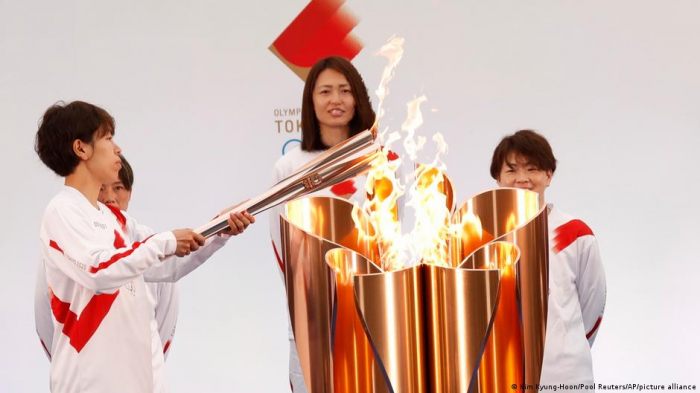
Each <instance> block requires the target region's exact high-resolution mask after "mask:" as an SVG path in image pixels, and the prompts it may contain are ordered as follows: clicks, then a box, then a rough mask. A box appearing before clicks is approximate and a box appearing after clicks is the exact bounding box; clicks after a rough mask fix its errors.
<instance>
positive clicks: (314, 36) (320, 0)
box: [270, 0, 362, 80]
mask: <svg viewBox="0 0 700 393" xmlns="http://www.w3.org/2000/svg"><path fill="white" fill-rule="evenodd" d="M344 2H345V1H344V0H312V1H311V2H310V3H309V5H307V6H306V8H304V10H303V11H301V13H300V14H299V15H297V17H296V18H295V19H294V21H292V23H291V24H290V25H289V26H287V28H286V29H285V30H284V31H283V32H282V34H280V36H279V37H277V39H276V40H275V42H273V43H272V45H270V51H272V53H274V54H275V55H276V56H277V57H279V58H280V60H282V62H284V64H286V65H287V67H289V68H290V69H291V70H292V71H294V73H296V74H297V75H298V76H299V77H300V78H301V79H302V80H306V76H307V75H308V74H309V70H310V69H311V66H313V65H314V63H316V62H317V61H318V60H320V59H322V58H324V57H328V56H342V57H345V58H346V59H349V60H352V59H353V58H354V57H355V56H356V55H357V54H358V53H360V50H362V43H361V42H360V41H359V40H358V39H357V37H355V36H354V35H353V34H352V29H353V28H354V27H355V26H357V23H358V22H359V21H358V19H357V18H355V17H354V16H353V15H352V14H350V13H349V12H346V11H344V10H343V9H342V5H343V3H344Z"/></svg>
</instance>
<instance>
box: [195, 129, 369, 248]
mask: <svg viewBox="0 0 700 393" xmlns="http://www.w3.org/2000/svg"><path fill="white" fill-rule="evenodd" d="M379 152H380V147H379V146H378V145H376V144H374V139H373V135H372V133H371V132H370V131H363V132H361V133H359V134H357V135H355V136H353V137H352V138H348V139H346V140H345V141H343V142H342V143H339V144H338V145H336V146H334V147H332V148H330V149H328V150H326V151H325V152H323V154H321V155H319V156H318V157H316V158H315V159H314V160H312V161H311V162H309V163H308V164H306V165H305V166H304V167H302V168H300V169H298V170H297V171H295V172H294V173H293V174H291V175H290V176H289V177H287V178H285V179H283V180H282V181H280V182H279V183H277V184H276V185H274V186H273V187H271V188H270V189H269V190H267V191H266V192H264V193H263V194H261V195H258V196H257V197H255V198H253V199H250V200H248V201H245V202H243V203H242V204H240V205H237V206H236V207H235V209H236V210H237V211H243V210H246V211H248V213H250V214H252V215H255V214H258V213H262V212H264V211H265V210H267V209H270V208H272V207H275V206H277V205H279V204H281V203H284V202H288V201H291V200H294V199H297V198H301V197H303V196H305V195H308V194H310V193H312V192H316V191H319V190H321V189H324V188H328V187H332V186H334V185H336V184H338V183H340V182H343V181H345V180H347V179H350V178H352V177H355V176H359V175H361V174H363V173H365V172H367V171H369V170H370V169H371V168H372V164H373V163H374V162H375V160H376V159H377V155H378V154H379ZM227 218H228V216H227V215H226V214H222V215H220V216H219V217H217V218H215V219H213V220H211V221H210V222H208V223H206V224H204V225H202V226H201V227H199V228H197V229H196V230H195V231H196V232H198V233H200V234H201V235H202V236H204V237H205V238H209V237H211V236H214V235H216V234H218V233H221V232H222V231H224V230H226V229H228V228H229V226H228V222H227Z"/></svg>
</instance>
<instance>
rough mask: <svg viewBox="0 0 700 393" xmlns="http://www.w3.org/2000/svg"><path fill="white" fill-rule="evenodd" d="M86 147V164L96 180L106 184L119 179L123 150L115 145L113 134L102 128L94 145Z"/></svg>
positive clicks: (97, 133) (94, 140)
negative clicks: (120, 155)
mask: <svg viewBox="0 0 700 393" xmlns="http://www.w3.org/2000/svg"><path fill="white" fill-rule="evenodd" d="M84 147H85V149H86V151H85V156H86V160H85V164H86V165H87V168H88V170H89V171H90V173H91V174H92V176H93V177H94V178H95V180H97V181H99V182H100V184H106V183H111V182H113V181H114V179H118V178H119V170H120V169H121V168H122V160H121V158H119V153H121V148H120V147H119V146H118V145H117V144H116V143H114V136H113V135H112V133H111V132H104V131H103V130H102V127H100V129H99V130H97V132H96V133H95V137H94V139H93V141H92V143H90V144H89V145H87V144H86V145H84Z"/></svg>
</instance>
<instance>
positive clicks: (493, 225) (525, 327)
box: [452, 188, 549, 392]
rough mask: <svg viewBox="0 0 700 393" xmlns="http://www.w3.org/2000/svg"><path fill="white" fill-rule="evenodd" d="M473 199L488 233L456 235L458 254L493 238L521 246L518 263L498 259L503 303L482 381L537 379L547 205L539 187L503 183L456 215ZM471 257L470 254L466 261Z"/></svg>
mask: <svg viewBox="0 0 700 393" xmlns="http://www.w3.org/2000/svg"><path fill="white" fill-rule="evenodd" d="M468 205H469V206H470V208H471V211H472V213H473V214H474V215H476V216H477V217H479V219H480V221H481V225H482V227H483V238H482V239H481V240H479V241H477V240H476V239H474V238H473V237H472V238H469V237H463V238H462V239H459V240H455V241H454V242H453V243H452V247H453V248H452V252H453V260H463V259H464V258H466V257H467V256H468V255H469V253H471V252H472V250H475V249H477V248H479V247H481V246H482V245H483V244H486V243H487V242H488V241H489V240H490V239H494V240H497V241H506V242H510V243H513V244H515V245H517V247H518V250H519V252H520V260H519V262H518V263H517V264H515V263H513V264H510V265H509V264H506V265H503V264H501V263H499V264H498V268H499V270H500V272H501V289H500V294H499V309H498V312H497V313H496V316H495V321H494V327H493V331H492V333H491V337H490V338H489V344H488V345H487V349H486V353H485V354H484V359H483V360H482V366H481V370H480V384H481V385H482V386H485V387H487V390H486V391H489V392H491V391H502V390H503V389H506V390H507V388H506V387H504V385H505V386H507V387H509V386H510V384H512V383H519V382H516V381H513V378H517V380H518V381H522V382H524V383H528V384H532V385H535V384H537V383H539V380H540V374H541V370H542V359H543V355H544V340H545V336H546V327H547V296H548V291H549V278H548V272H549V252H548V244H549V243H548V233H547V211H546V209H547V208H546V206H543V207H541V208H540V207H539V202H538V195H537V193H534V192H531V191H527V190H521V189H514V188H498V189H494V190H490V191H486V192H483V193H481V194H478V195H476V196H475V197H473V198H471V199H470V200H469V201H467V203H465V204H464V205H463V206H462V208H461V209H460V210H458V211H457V212H456V213H455V215H454V220H455V221H458V220H460V218H461V216H462V215H464V214H466V212H467V209H468ZM469 263H470V262H469V260H467V263H466V264H467V266H469ZM469 267H475V268H479V266H469ZM482 268H483V267H482ZM520 368H522V370H520Z"/></svg>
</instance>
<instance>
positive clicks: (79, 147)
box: [73, 139, 92, 160]
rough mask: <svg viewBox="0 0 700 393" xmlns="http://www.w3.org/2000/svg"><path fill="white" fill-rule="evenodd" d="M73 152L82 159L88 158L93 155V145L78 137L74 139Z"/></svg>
mask: <svg viewBox="0 0 700 393" xmlns="http://www.w3.org/2000/svg"><path fill="white" fill-rule="evenodd" d="M73 153H74V154H75V155H76V156H78V158H80V159H81V160H88V159H89V158H90V156H91V155H92V146H90V145H89V144H87V143H85V142H83V141H81V140H80V139H76V140H74V141H73Z"/></svg>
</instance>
